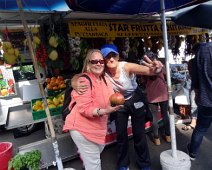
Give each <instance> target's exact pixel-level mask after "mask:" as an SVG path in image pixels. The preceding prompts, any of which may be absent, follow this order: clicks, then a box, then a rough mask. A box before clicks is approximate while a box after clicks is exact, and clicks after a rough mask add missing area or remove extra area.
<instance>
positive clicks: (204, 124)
mask: <svg viewBox="0 0 212 170" xmlns="http://www.w3.org/2000/svg"><path fill="white" fill-rule="evenodd" d="M211 123H212V107H204V106H198V115H197V125H196V127H195V129H194V131H193V133H192V137H191V143H190V152H191V153H193V154H194V155H196V154H197V153H198V151H199V148H200V145H201V143H202V140H203V137H204V136H205V134H206V132H207V131H208V128H209V127H210V125H211Z"/></svg>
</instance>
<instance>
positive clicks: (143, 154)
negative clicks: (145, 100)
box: [111, 106, 150, 168]
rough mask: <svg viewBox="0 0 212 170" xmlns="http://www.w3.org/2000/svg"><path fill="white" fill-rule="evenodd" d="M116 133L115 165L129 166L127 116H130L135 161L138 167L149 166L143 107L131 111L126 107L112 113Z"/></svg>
mask: <svg viewBox="0 0 212 170" xmlns="http://www.w3.org/2000/svg"><path fill="white" fill-rule="evenodd" d="M111 116H112V118H114V119H115V125H116V133H117V152H118V155H117V156H118V162H117V166H118V167H121V166H129V163H130V159H129V144H128V134H127V125H128V118H129V116H131V122H132V132H133V139H134V148H135V153H136V162H137V165H138V166H139V168H143V167H147V166H150V156H149V149H148V145H147V140H146V134H145V113H144V108H143V107H142V108H140V109H138V110H135V111H134V112H133V113H132V112H131V111H130V110H129V109H128V108H127V107H126V106H124V108H122V109H120V110H119V111H117V112H115V113H113V114H112V115H111Z"/></svg>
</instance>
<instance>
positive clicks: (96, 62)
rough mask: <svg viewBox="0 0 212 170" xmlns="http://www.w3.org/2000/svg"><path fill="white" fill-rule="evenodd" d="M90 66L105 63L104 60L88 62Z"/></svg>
mask: <svg viewBox="0 0 212 170" xmlns="http://www.w3.org/2000/svg"><path fill="white" fill-rule="evenodd" d="M89 62H90V63H91V64H98V63H99V64H104V63H105V61H104V60H90V61H89Z"/></svg>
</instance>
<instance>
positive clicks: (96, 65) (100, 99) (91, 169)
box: [63, 49, 121, 170]
mask: <svg viewBox="0 0 212 170" xmlns="http://www.w3.org/2000/svg"><path fill="white" fill-rule="evenodd" d="M83 72H84V73H86V74H87V75H88V76H89V77H90V79H91V82H92V88H91V87H88V90H87V91H86V92H85V93H84V94H82V95H79V94H78V93H77V92H76V91H74V90H73V91H72V93H71V95H72V100H73V101H76V105H75V106H74V107H73V108H72V110H71V112H70V114H69V115H68V116H67V117H66V120H65V125H64V127H63V130H64V131H68V130H69V131H70V134H71V137H72V139H73V141H74V143H75V144H76V145H77V147H78V150H79V153H80V156H81V158H82V160H83V163H84V165H85V169H86V170H101V160H100V153H101V152H102V150H103V148H104V144H105V136H106V130H107V120H108V114H110V113H112V112H114V111H117V110H118V109H119V108H120V107H121V106H115V107H111V106H110V103H109V97H110V96H111V95H112V94H113V93H114V91H113V88H112V85H111V83H110V81H109V80H108V79H107V78H106V77H105V76H104V60H103V57H102V54H101V52H100V51H99V50H95V49H94V50H91V51H89V52H88V54H87V57H86V59H85V64H84V67H83ZM80 81H84V83H85V84H87V86H90V82H89V80H88V79H86V78H85V77H81V78H80ZM71 105H72V103H71V104H70V107H71Z"/></svg>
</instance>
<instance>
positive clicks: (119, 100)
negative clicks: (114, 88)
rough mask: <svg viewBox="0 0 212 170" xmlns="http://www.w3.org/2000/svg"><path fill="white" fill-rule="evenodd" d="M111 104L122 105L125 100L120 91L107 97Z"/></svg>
mask: <svg viewBox="0 0 212 170" xmlns="http://www.w3.org/2000/svg"><path fill="white" fill-rule="evenodd" d="M109 100H110V104H111V106H116V105H123V104H124V102H125V99H124V96H123V95H122V94H121V93H114V94H112V95H111V96H110V98H109Z"/></svg>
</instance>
